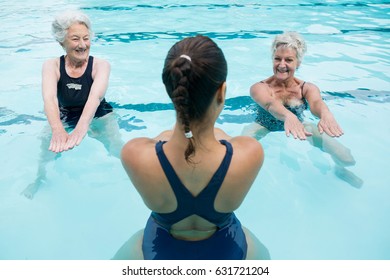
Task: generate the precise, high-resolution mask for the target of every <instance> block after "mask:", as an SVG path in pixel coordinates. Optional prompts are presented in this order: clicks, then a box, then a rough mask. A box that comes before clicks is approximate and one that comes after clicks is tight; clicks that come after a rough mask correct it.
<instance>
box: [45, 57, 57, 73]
mask: <svg viewBox="0 0 390 280" xmlns="http://www.w3.org/2000/svg"><path fill="white" fill-rule="evenodd" d="M59 65H60V59H59V58H58V57H57V58H49V59H47V60H45V61H44V62H43V65H42V70H43V71H46V70H48V71H52V70H53V69H56V68H59Z"/></svg>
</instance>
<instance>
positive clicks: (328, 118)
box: [304, 83, 344, 137]
mask: <svg viewBox="0 0 390 280" xmlns="http://www.w3.org/2000/svg"><path fill="white" fill-rule="evenodd" d="M304 90H305V92H304V97H305V98H306V100H307V101H308V103H309V106H310V111H311V112H312V113H313V115H315V116H317V117H319V118H320V121H319V122H318V131H319V132H320V133H321V134H322V133H323V132H325V133H326V134H328V135H329V136H332V137H339V136H341V135H343V134H344V132H343V130H342V129H341V127H340V126H339V124H338V123H337V121H336V119H335V118H334V116H333V114H332V113H331V112H330V110H329V108H328V106H326V104H325V102H324V101H323V100H322V97H321V93H320V90H319V88H318V87H317V86H316V85H314V84H311V83H306V86H305V89H304Z"/></svg>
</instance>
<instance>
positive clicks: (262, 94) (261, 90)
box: [250, 83, 312, 140]
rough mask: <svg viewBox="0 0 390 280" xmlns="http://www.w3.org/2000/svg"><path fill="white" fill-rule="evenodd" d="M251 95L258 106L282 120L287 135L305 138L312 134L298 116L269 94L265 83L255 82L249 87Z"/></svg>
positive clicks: (269, 90) (269, 91)
mask: <svg viewBox="0 0 390 280" xmlns="http://www.w3.org/2000/svg"><path fill="white" fill-rule="evenodd" d="M250 93H251V96H252V98H253V100H254V101H256V103H257V104H259V106H261V107H262V108H264V109H265V110H267V111H268V112H269V113H270V114H271V115H272V116H274V117H275V118H276V119H278V120H280V121H283V122H284V130H285V132H286V135H287V136H290V134H292V135H293V136H294V138H299V139H300V140H305V139H306V137H307V136H311V135H312V134H311V133H310V132H308V131H307V130H306V129H305V127H304V126H303V124H302V123H301V122H300V120H299V119H298V117H297V116H296V115H294V114H293V113H292V112H290V111H289V110H287V109H286V107H285V106H284V105H283V104H282V102H281V101H280V100H278V99H276V98H275V97H274V96H273V95H272V94H271V89H270V87H269V86H268V85H267V84H265V83H256V84H254V85H253V86H252V87H251V89H250Z"/></svg>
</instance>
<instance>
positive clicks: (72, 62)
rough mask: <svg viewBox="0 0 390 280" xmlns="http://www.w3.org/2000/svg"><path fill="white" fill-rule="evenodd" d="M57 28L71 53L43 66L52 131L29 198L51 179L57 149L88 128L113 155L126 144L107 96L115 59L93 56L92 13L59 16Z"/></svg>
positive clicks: (45, 141) (57, 34) (57, 36)
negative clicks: (50, 165)
mask: <svg viewBox="0 0 390 280" xmlns="http://www.w3.org/2000/svg"><path fill="white" fill-rule="evenodd" d="M52 32H53V35H54V37H55V39H56V40H57V41H58V42H59V44H60V45H61V47H62V48H63V49H64V51H65V52H66V55H63V56H61V57H58V58H53V59H49V60H47V61H45V63H44V64H43V67H42V96H43V101H44V109H45V113H46V116H47V119H48V122H49V125H50V129H51V139H50V136H47V134H48V133H46V134H45V135H44V136H43V141H42V155H41V161H40V164H39V168H38V174H37V178H36V180H35V182H34V183H32V184H30V185H29V186H28V187H27V188H26V189H25V190H24V191H23V194H24V195H25V196H26V197H28V198H32V197H33V195H34V194H35V192H36V191H37V190H38V188H39V187H40V185H42V184H44V183H45V179H46V172H45V166H46V163H47V162H48V161H49V160H51V159H53V158H54V156H55V154H56V153H61V152H64V151H68V150H70V149H73V148H74V147H75V146H78V145H79V144H80V143H81V141H82V140H83V138H84V137H85V135H86V134H87V133H89V134H90V136H91V137H93V138H95V139H97V140H99V141H101V142H102V143H103V144H104V146H105V147H106V148H107V150H108V152H109V153H110V154H111V155H113V156H116V157H119V154H120V150H121V148H122V146H123V142H122V140H121V139H120V134H119V126H118V123H117V121H116V119H115V117H114V115H113V114H112V107H111V105H110V104H109V103H107V102H106V100H105V99H104V96H105V94H106V90H107V87H108V79H109V75H110V64H109V63H108V62H107V61H105V60H103V59H100V58H97V57H92V56H90V55H89V52H90V47H91V36H92V35H93V33H92V30H91V22H90V20H89V18H88V17H87V16H86V15H85V14H83V13H81V12H80V11H67V12H64V13H62V14H60V15H58V16H57V17H56V18H55V20H54V21H53V23H52ZM108 129H109V131H108ZM48 150H49V151H51V152H53V153H50V152H47V151H48Z"/></svg>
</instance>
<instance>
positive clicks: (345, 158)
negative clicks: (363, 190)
mask: <svg viewBox="0 0 390 280" xmlns="http://www.w3.org/2000/svg"><path fill="white" fill-rule="evenodd" d="M304 125H305V128H306V130H307V131H310V132H311V133H313V136H312V137H308V140H309V142H311V144H313V146H315V147H317V148H320V149H321V150H323V151H324V152H325V153H328V154H329V155H330V156H331V157H332V159H333V160H334V162H335V163H336V164H337V165H339V166H343V167H345V166H352V165H355V163H356V161H355V159H354V157H353V156H352V153H351V150H350V149H348V148H347V147H345V146H344V145H343V144H341V143H340V142H338V141H337V140H336V139H335V138H333V137H331V136H329V135H327V134H326V133H323V134H320V133H319V131H318V129H317V127H316V126H315V125H314V124H312V123H304Z"/></svg>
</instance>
